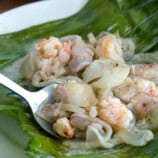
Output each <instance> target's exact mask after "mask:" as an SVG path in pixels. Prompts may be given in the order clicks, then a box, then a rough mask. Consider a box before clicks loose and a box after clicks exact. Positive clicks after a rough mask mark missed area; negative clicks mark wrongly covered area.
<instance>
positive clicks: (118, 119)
mask: <svg viewBox="0 0 158 158" xmlns="http://www.w3.org/2000/svg"><path fill="white" fill-rule="evenodd" d="M98 117H99V118H100V119H101V120H103V121H105V122H107V123H109V124H110V125H111V126H112V127H113V128H114V129H116V130H119V129H122V128H125V129H126V128H128V127H129V126H130V122H131V121H132V120H133V115H132V112H131V111H130V110H128V109H127V107H126V106H125V105H124V104H123V103H121V101H120V100H119V99H117V98H112V97H110V96H109V97H106V98H103V99H102V100H101V101H100V104H99V105H98Z"/></svg>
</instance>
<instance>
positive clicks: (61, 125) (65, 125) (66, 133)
mask: <svg viewBox="0 0 158 158" xmlns="http://www.w3.org/2000/svg"><path fill="white" fill-rule="evenodd" d="M53 129H54V131H55V132H56V133H57V134H58V135H60V136H62V137H65V138H69V139H70V138H73V136H74V129H73V127H72V126H71V124H70V121H69V120H68V119H67V118H66V117H64V118H60V119H58V120H57V121H56V123H54V124H53Z"/></svg>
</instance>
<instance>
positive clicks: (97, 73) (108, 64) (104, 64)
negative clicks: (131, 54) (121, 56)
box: [82, 59, 130, 88]
mask: <svg viewBox="0 0 158 158" xmlns="http://www.w3.org/2000/svg"><path fill="white" fill-rule="evenodd" d="M129 71H130V67H129V66H128V65H126V64H123V63H118V62H117V61H114V60H109V59H100V60H95V61H94V62H92V63H91V64H90V65H89V66H88V67H87V68H86V70H85V71H84V72H83V74H82V76H83V80H84V81H85V82H87V83H92V85H93V86H94V87H96V88H112V87H115V86H118V85H119V84H121V83H122V82H123V81H124V80H125V79H126V78H127V76H128V74H129Z"/></svg>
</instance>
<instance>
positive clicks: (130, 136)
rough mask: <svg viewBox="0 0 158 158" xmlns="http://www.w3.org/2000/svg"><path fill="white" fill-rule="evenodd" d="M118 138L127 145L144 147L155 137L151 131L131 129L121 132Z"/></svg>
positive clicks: (117, 135)
mask: <svg viewBox="0 0 158 158" xmlns="http://www.w3.org/2000/svg"><path fill="white" fill-rule="evenodd" d="M116 137H117V138H119V139H120V140H121V141H122V142H124V143H126V144H130V145H133V146H144V145H146V144H147V143H148V142H149V141H150V140H152V139H153V138H154V135H153V133H152V132H151V131H150V130H140V129H137V128H130V129H128V130H120V131H119V132H118V133H117V134H116Z"/></svg>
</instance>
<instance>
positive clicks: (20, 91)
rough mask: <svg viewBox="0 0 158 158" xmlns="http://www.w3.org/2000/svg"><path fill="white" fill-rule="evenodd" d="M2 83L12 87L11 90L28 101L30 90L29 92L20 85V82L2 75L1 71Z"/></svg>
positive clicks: (0, 79) (0, 82)
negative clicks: (17, 82)
mask: <svg viewBox="0 0 158 158" xmlns="http://www.w3.org/2000/svg"><path fill="white" fill-rule="evenodd" d="M0 85H2V86H4V87H6V88H8V89H10V90H11V91H13V92H15V93H16V94H17V95H19V96H21V97H22V98H24V99H25V100H26V101H28V98H29V95H30V92H28V91H27V90H25V89H24V88H23V87H21V86H19V85H18V84H16V83H15V82H13V81H12V80H10V79H9V78H7V77H6V76H4V75H2V74H1V73H0Z"/></svg>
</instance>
